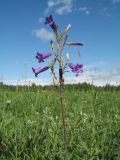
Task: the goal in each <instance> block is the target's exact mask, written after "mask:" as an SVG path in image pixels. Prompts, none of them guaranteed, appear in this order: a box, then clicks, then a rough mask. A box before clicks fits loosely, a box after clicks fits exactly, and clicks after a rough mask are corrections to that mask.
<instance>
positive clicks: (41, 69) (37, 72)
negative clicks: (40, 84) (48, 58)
mask: <svg viewBox="0 0 120 160" xmlns="http://www.w3.org/2000/svg"><path fill="white" fill-rule="evenodd" d="M49 68H50V67H49V66H45V67H40V68H37V69H34V68H32V71H33V73H35V77H37V76H38V74H39V73H41V72H44V71H46V70H48V69H49Z"/></svg>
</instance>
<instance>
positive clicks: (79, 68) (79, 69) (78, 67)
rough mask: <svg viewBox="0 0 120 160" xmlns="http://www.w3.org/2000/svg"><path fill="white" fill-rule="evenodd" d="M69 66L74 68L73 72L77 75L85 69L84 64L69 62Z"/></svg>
mask: <svg viewBox="0 0 120 160" xmlns="http://www.w3.org/2000/svg"><path fill="white" fill-rule="evenodd" d="M68 66H69V67H70V68H71V69H72V72H74V73H75V75H76V76H79V73H82V72H83V70H82V68H83V64H78V63H76V64H72V63H69V64H68Z"/></svg>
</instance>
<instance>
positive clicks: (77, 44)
mask: <svg viewBox="0 0 120 160" xmlns="http://www.w3.org/2000/svg"><path fill="white" fill-rule="evenodd" d="M66 44H67V45H68V46H83V44H82V43H74V42H68V43H66Z"/></svg>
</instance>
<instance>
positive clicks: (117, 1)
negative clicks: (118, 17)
mask: <svg viewBox="0 0 120 160" xmlns="http://www.w3.org/2000/svg"><path fill="white" fill-rule="evenodd" d="M119 2H120V0H112V3H119Z"/></svg>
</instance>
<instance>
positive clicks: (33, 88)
mask: <svg viewBox="0 0 120 160" xmlns="http://www.w3.org/2000/svg"><path fill="white" fill-rule="evenodd" d="M64 88H65V89H66V90H80V91H90V90H92V89H94V90H99V91H120V85H118V86H112V85H109V84H107V85H106V86H95V85H93V84H89V83H78V84H65V85H64ZM52 89H53V90H56V89H57V87H56V86H53V85H50V86H41V85H39V86H38V85H35V84H34V83H33V84H32V85H31V86H27V85H26V86H25V85H24V86H13V85H5V84H3V83H2V82H0V90H8V91H17V90H18V91H38V90H52Z"/></svg>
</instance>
